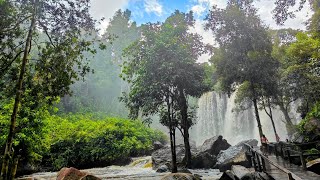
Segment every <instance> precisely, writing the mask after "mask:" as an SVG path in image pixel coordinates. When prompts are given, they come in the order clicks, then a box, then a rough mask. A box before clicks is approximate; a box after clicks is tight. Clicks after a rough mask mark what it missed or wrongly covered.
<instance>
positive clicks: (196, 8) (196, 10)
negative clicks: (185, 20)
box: [191, 4, 206, 16]
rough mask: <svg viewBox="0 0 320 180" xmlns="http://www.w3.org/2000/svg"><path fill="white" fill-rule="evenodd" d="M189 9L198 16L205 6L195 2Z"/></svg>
mask: <svg viewBox="0 0 320 180" xmlns="http://www.w3.org/2000/svg"><path fill="white" fill-rule="evenodd" d="M191 10H192V11H193V12H194V14H196V15H198V16H200V15H201V14H202V13H203V12H205V10H206V8H205V6H204V5H203V4H197V5H195V6H192V8H191Z"/></svg>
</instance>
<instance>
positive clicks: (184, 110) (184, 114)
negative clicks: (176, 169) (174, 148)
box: [179, 88, 191, 168]
mask: <svg viewBox="0 0 320 180" xmlns="http://www.w3.org/2000/svg"><path fill="white" fill-rule="evenodd" d="M179 94H180V96H179V107H180V113H181V125H182V129H183V141H184V148H185V160H186V164H185V165H186V167H187V168H191V150H190V149H191V148H190V143H189V128H190V125H189V123H188V105H187V100H186V97H185V95H184V92H183V89H181V88H180V89H179Z"/></svg>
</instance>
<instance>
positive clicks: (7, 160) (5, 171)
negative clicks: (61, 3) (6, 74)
mask: <svg viewBox="0 0 320 180" xmlns="http://www.w3.org/2000/svg"><path fill="white" fill-rule="evenodd" d="M33 13H34V14H33V16H32V19H31V24H30V28H29V31H28V36H27V40H26V44H25V48H24V54H23V58H22V64H21V67H20V74H19V79H18V82H17V85H16V97H15V100H14V106H13V111H12V115H11V123H10V129H9V134H8V137H7V142H6V146H5V150H4V159H3V162H2V168H1V177H2V178H3V179H4V180H6V179H8V170H9V164H10V159H11V157H10V154H11V149H12V144H13V139H14V135H15V128H16V121H17V114H18V110H19V104H20V101H21V95H22V92H23V88H22V84H23V78H24V74H25V70H26V66H27V62H28V55H29V50H30V48H31V40H32V33H33V30H34V28H35V23H36V19H35V15H36V2H34V12H33Z"/></svg>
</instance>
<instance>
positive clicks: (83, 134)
mask: <svg viewBox="0 0 320 180" xmlns="http://www.w3.org/2000/svg"><path fill="white" fill-rule="evenodd" d="M48 138H49V139H50V140H51V148H50V151H49V152H48V153H47V154H46V157H45V158H44V159H46V161H45V162H44V163H45V164H46V165H50V164H51V165H52V166H53V168H54V169H55V170H57V169H60V168H61V167H64V166H73V167H77V168H88V167H94V166H107V165H110V164H115V163H116V164H117V163H120V164H121V163H124V162H126V161H127V160H128V158H129V157H130V156H137V155H144V154H147V153H149V152H150V151H151V150H152V148H153V146H152V145H153V142H154V141H162V142H165V141H166V136H165V135H164V134H163V133H161V132H159V131H155V130H152V129H150V128H147V127H145V126H144V124H143V123H141V122H140V121H131V120H126V119H119V118H107V117H105V118H102V119H95V118H94V117H93V116H92V115H79V114H78V115H67V116H65V117H58V116H52V117H51V118H50V123H48Z"/></svg>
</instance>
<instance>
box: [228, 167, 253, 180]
mask: <svg viewBox="0 0 320 180" xmlns="http://www.w3.org/2000/svg"><path fill="white" fill-rule="evenodd" d="M231 171H232V173H233V174H234V175H235V177H237V178H238V179H240V180H254V179H255V178H254V175H253V172H251V171H249V169H247V168H245V167H243V166H240V165H234V166H232V167H231Z"/></svg>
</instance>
